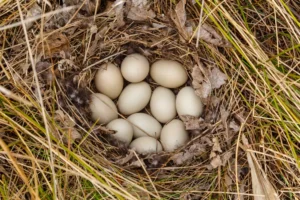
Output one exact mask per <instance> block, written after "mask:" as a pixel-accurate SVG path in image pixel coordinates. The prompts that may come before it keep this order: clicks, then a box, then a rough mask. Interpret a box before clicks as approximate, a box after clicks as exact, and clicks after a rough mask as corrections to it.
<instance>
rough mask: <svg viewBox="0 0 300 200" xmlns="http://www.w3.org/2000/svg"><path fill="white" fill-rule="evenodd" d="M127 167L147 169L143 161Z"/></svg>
mask: <svg viewBox="0 0 300 200" xmlns="http://www.w3.org/2000/svg"><path fill="white" fill-rule="evenodd" d="M127 167H128V168H140V167H144V168H146V164H145V162H144V161H143V160H136V161H133V162H132V163H130V164H129V165H128V166H127Z"/></svg>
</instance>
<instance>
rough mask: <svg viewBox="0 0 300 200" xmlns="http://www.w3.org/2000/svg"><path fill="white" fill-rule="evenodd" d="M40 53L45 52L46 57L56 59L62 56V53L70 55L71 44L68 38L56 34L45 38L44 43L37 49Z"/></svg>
mask: <svg viewBox="0 0 300 200" xmlns="http://www.w3.org/2000/svg"><path fill="white" fill-rule="evenodd" d="M37 51H38V52H44V55H45V56H46V57H55V56H58V55H60V52H64V53H65V54H68V55H69V54H70V52H71V50H70V43H69V40H68V38H67V37H66V36H65V35H64V34H62V33H58V32H55V33H53V34H51V35H50V36H48V37H46V39H45V38H43V41H42V42H41V43H40V44H39V45H38V47H37Z"/></svg>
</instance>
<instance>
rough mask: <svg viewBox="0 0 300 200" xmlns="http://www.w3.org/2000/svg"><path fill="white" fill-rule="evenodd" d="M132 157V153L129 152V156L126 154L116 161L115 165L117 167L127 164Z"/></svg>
mask: <svg viewBox="0 0 300 200" xmlns="http://www.w3.org/2000/svg"><path fill="white" fill-rule="evenodd" d="M133 157H135V154H134V152H133V151H129V154H127V155H126V156H125V157H124V158H121V159H118V160H117V161H116V163H117V164H119V165H124V164H126V163H128V162H129V161H130V160H131V159H132V158H133Z"/></svg>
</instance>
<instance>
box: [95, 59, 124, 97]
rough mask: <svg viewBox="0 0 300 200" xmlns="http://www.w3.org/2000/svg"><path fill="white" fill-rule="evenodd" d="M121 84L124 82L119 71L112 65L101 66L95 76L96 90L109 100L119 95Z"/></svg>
mask: <svg viewBox="0 0 300 200" xmlns="http://www.w3.org/2000/svg"><path fill="white" fill-rule="evenodd" d="M123 84H124V80H123V77H122V74H121V71H120V69H119V68H118V67H117V66H115V65H114V64H112V63H106V64H103V65H101V66H100V68H99V70H98V71H97V73H96V75H95V85H96V88H97V90H98V91H99V92H101V93H103V94H105V95H106V96H108V97H109V98H111V99H115V98H117V97H118V96H119V95H120V93H121V91H122V89H123Z"/></svg>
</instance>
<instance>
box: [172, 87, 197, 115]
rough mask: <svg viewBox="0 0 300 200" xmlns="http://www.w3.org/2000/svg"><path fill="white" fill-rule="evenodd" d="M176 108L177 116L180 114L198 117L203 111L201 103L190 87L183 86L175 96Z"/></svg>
mask: <svg viewBox="0 0 300 200" xmlns="http://www.w3.org/2000/svg"><path fill="white" fill-rule="evenodd" d="M176 110H177V113H178V115H179V117H180V116H181V115H191V116H194V117H200V115H201V114H202V112H203V103H202V102H201V99H200V97H198V96H197V95H196V94H195V91H194V89H193V88H192V87H184V88H182V89H181V90H180V91H179V93H178V94H177V97H176Z"/></svg>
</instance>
